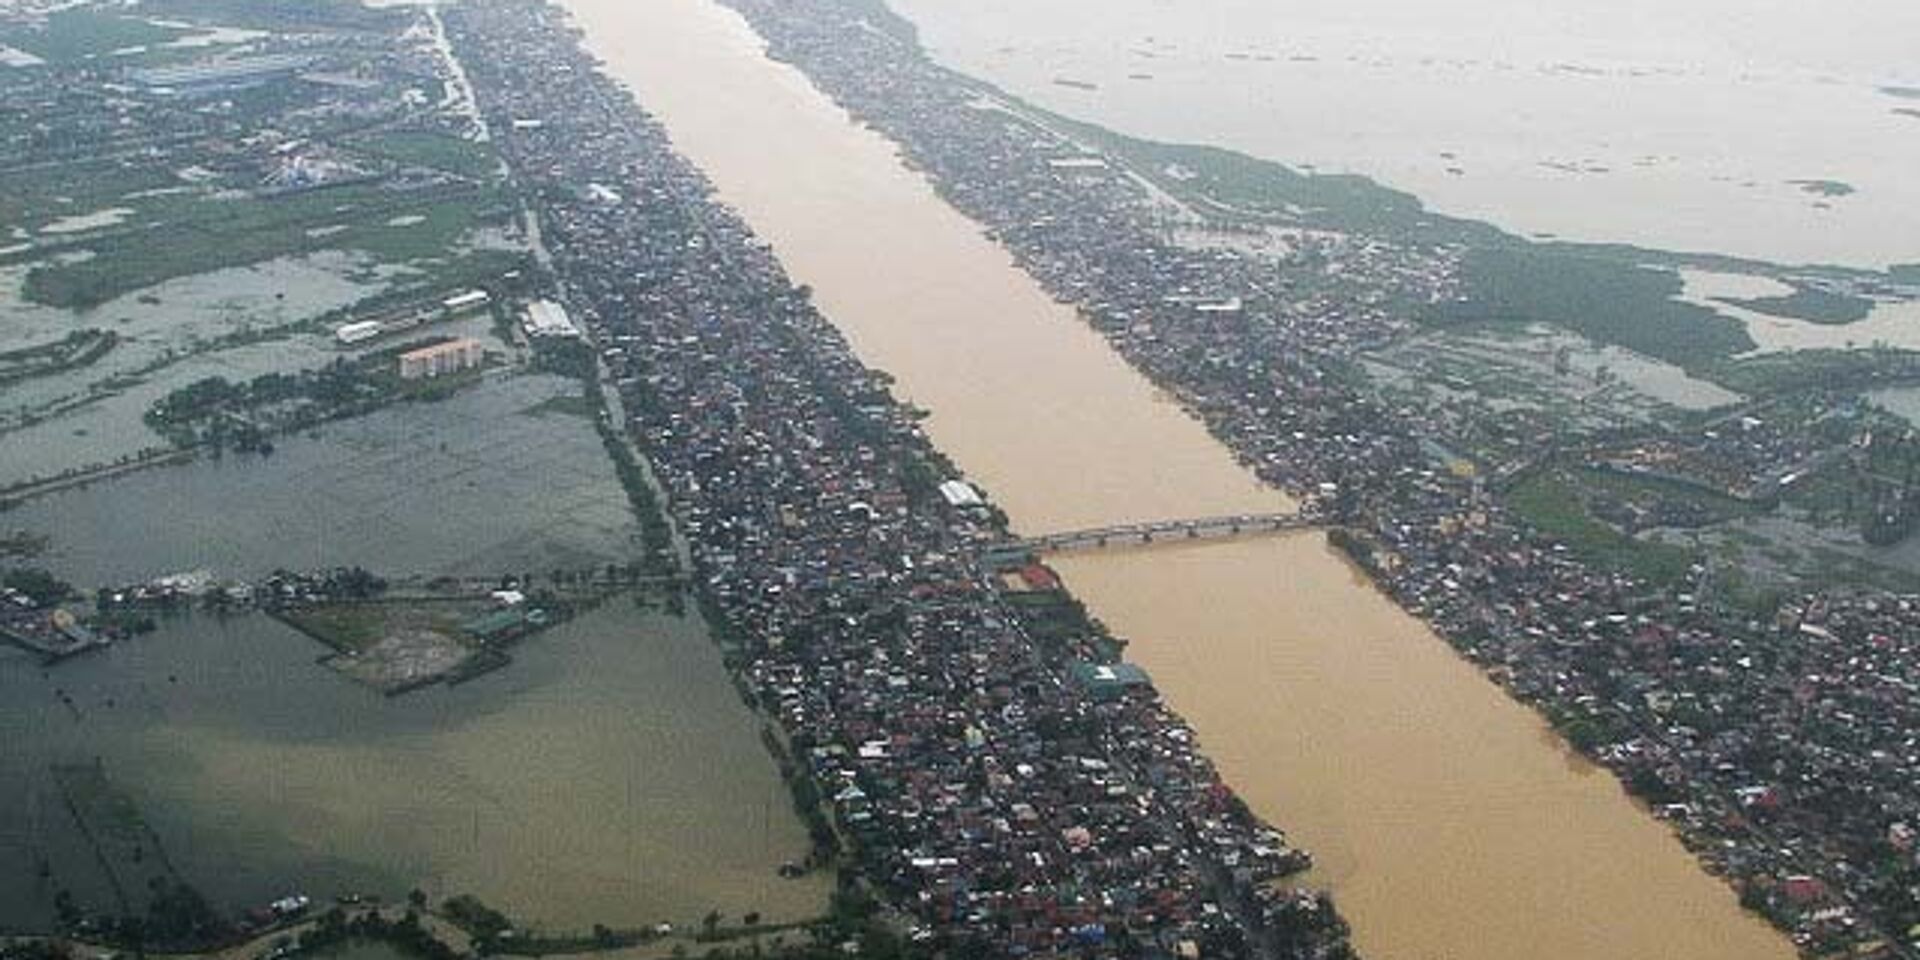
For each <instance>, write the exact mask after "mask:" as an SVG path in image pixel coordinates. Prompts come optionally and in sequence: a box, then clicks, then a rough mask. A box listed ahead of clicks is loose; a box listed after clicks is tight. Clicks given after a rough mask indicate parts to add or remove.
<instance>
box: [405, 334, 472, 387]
mask: <svg viewBox="0 0 1920 960" xmlns="http://www.w3.org/2000/svg"><path fill="white" fill-rule="evenodd" d="M485 357H486V349H485V348H484V347H482V346H481V345H480V341H478V340H475V339H473V338H472V337H461V338H460V339H458V340H448V341H446V342H445V343H436V344H434V345H432V346H430V347H421V348H419V349H418V350H409V351H407V352H406V353H403V354H401V355H400V379H402V380H420V379H427V378H432V377H441V376H446V375H447V374H450V373H459V372H460V371H462V370H469V369H472V368H474V367H477V366H479V365H480V362H481V360H483V359H484V358H485Z"/></svg>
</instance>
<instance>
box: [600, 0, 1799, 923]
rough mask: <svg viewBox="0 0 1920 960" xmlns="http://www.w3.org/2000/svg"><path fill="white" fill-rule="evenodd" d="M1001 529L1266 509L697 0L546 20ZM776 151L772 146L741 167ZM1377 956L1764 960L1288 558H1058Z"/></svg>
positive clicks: (1585, 796)
mask: <svg viewBox="0 0 1920 960" xmlns="http://www.w3.org/2000/svg"><path fill="white" fill-rule="evenodd" d="M567 5H568V6H569V7H570V8H571V9H572V10H573V11H574V12H575V14H576V16H577V17H578V19H579V21H580V23H581V24H582V26H584V27H585V29H586V32H587V38H588V42H589V44H590V45H591V46H592V47H593V48H594V49H595V50H596V52H598V53H599V54H600V55H601V56H602V57H604V58H606V59H607V61H608V65H609V69H610V70H611V71H612V72H613V73H614V74H615V75H616V76H618V77H620V78H622V79H623V80H625V81H626V82H628V83H629V84H631V85H632V86H633V87H634V88H635V89H636V91H637V93H638V95H639V97H640V99H641V101H642V102H643V103H644V104H645V105H646V106H647V107H648V108H649V109H650V110H652V111H653V112H654V113H655V114H656V115H657V116H659V117H660V118H661V119H662V121H663V122H664V123H665V124H666V126H667V129H668V130H669V131H670V132H671V133H672V135H673V137H674V139H675V141H676V143H677V144H678V146H679V147H680V148H681V149H682V150H683V151H684V152H685V153H686V154H687V155H688V156H689V157H690V158H691V159H692V160H693V161H694V162H695V163H696V164H698V165H699V166H700V167H701V168H702V169H704V170H705V171H706V172H707V173H708V175H709V176H710V177H711V178H712V179H713V180H714V182H715V184H716V186H717V187H718V190H719V195H720V197H721V199H723V200H724V201H726V202H729V203H731V204H733V205H734V206H735V207H737V208H738V209H739V210H740V211H741V212H742V213H743V214H744V215H745V217H746V219H747V220H748V222H749V223H751V224H752V225H753V226H754V228H755V229H756V231H758V232H759V234H760V235H761V236H762V237H763V238H764V239H766V240H767V241H769V242H770V243H772V244H773V246H774V248H775V250H776V251H777V252H778V254H779V255H780V257H781V259H782V261H783V262H784V263H785V264H786V265H787V267H788V269H789V270H790V271H791V272H792V273H793V275H794V277H795V280H796V281H797V282H800V283H806V284H808V285H810V286H811V287H812V288H813V290H814V294H815V298H816V300H817V301H818V302H819V303H820V305H821V306H822V307H823V309H824V310H825V311H826V312H827V314H828V316H829V317H831V318H832V319H833V320H834V322H835V323H836V324H838V325H839V326H840V328H841V329H842V330H843V331H845V332H846V334H847V336H848V337H849V339H850V340H851V341H852V343H853V344H854V346H855V348H856V349H857V350H858V351H859V352H860V354H861V356H862V357H863V358H864V359H865V360H866V361H867V362H868V363H869V364H872V365H873V366H876V367H878V368H881V369H885V370H887V371H889V372H891V373H893V374H894V375H895V376H896V377H897V378H898V384H897V388H896V389H898V390H899V392H900V393H901V394H902V395H903V396H904V397H906V398H907V399H910V400H912V401H913V402H915V403H918V404H920V405H921V406H924V407H926V408H928V409H929V410H931V411H932V417H931V418H930V419H929V420H928V421H927V427H928V430H929V432H930V433H931V435H932V436H933V438H934V440H935V442H936V443H937V444H938V445H939V446H940V447H941V448H942V449H943V450H945V451H947V452H948V453H949V454H951V455H952V456H953V457H954V458H955V460H956V461H957V462H958V463H960V464H961V465H962V466H963V467H964V468H965V469H966V470H967V471H968V472H969V473H970V474H971V475H972V476H974V477H976V478H978V479H980V480H982V481H984V484H985V485H986V486H987V487H989V488H990V489H991V490H992V492H993V494H994V495H995V498H996V500H997V501H998V502H999V503H1000V504H1001V505H1002V506H1003V507H1004V508H1005V509H1006V510H1007V512H1008V514H1009V515H1010V516H1011V518H1012V520H1013V522H1014V524H1015V526H1016V527H1018V528H1020V529H1022V530H1025V531H1030V532H1041V531H1046V530H1054V529H1064V528H1074V527H1079V526H1082V525H1086V524H1089V523H1098V522H1102V521H1114V520H1124V519H1144V518H1147V517H1156V516H1173V515H1199V514H1218V513H1226V512H1236V511H1239V510H1243V509H1252V508H1257V507H1262V506H1270V505H1273V504H1275V503H1278V502H1279V501H1280V499H1281V498H1279V497H1278V495H1277V494H1274V493H1272V492H1268V491H1263V490H1261V489H1260V488H1259V487H1258V485H1257V484H1256V482H1255V480H1254V479H1253V478H1252V477H1251V476H1250V475H1249V474H1248V473H1247V472H1246V471H1244V470H1243V469H1241V468H1240V467H1239V466H1237V465H1236V464H1235V463H1234V461H1233V459H1232V457H1231V456H1230V454H1229V453H1228V452H1227V451H1226V450H1225V448H1223V447H1221V446H1220V445H1218V444H1217V443H1215V442H1213V441H1212V440H1211V439H1210V438H1208V437H1207V436H1205V434H1204V432H1203V430H1202V429H1201V427H1200V426H1199V425H1198V424H1197V423H1195V422H1194V421H1193V420H1191V419H1190V418H1188V417H1187V416H1185V415H1184V414H1183V413H1182V412H1181V411H1180V410H1179V409H1178V407H1177V406H1176V405H1174V404H1172V403H1170V402H1168V401H1167V400H1166V399H1164V398H1163V397H1161V396H1159V395H1157V394H1156V393H1155V392H1154V390H1153V389H1152V388H1151V387H1150V386H1149V385H1148V384H1146V383H1145V382H1144V381H1143V380H1142V379H1141V378H1140V377H1138V376H1137V375H1135V374H1133V373H1132V372H1131V371H1130V370H1128V369H1127V368H1126V367H1125V366H1124V365H1123V364H1122V362H1121V361H1119V360H1118V359H1117V358H1116V357H1115V355H1114V354H1113V352H1112V351H1111V350H1109V349H1108V348H1107V347H1106V345H1105V344H1104V343H1103V342H1102V341H1101V340H1100V339H1099V338H1098V337H1097V336H1096V335H1095V334H1093V333H1091V332H1090V331H1088V330H1087V329H1086V328H1085V327H1084V326H1083V325H1081V324H1080V323H1079V322H1078V321H1077V320H1076V319H1075V317H1074V316H1073V314H1072V313H1071V312H1070V311H1068V310H1065V309H1063V308H1061V307H1059V306H1058V305H1055V304H1052V303H1050V302H1049V301H1047V299H1046V298H1045V297H1044V296H1043V294H1041V293H1040V291H1039V290H1038V289H1037V287H1036V286H1035V285H1034V284H1033V282H1032V281H1031V280H1030V279H1029V278H1027V277H1025V276H1024V275H1023V274H1021V273H1019V272H1018V271H1017V270H1015V269H1014V268H1012V267H1011V266H1010V261H1009V258H1008V256H1007V254H1006V253H1005V252H1004V251H1003V250H1001V249H999V248H998V247H997V246H995V245H994V244H992V243H991V242H989V241H988V240H987V239H986V238H985V237H984V236H983V235H982V234H981V232H980V230H979V228H978V226H977V225H975V224H973V223H971V222H969V221H967V220H965V219H964V218H962V217H960V216H959V215H957V214H956V213H955V212H954V211H952V210H951V209H950V208H948V207H947V206H945V205H944V204H943V203H941V202H939V200H938V199H937V198H936V197H935V196H934V195H933V193H932V192H931V190H930V189H929V188H928V186H927V185H926V184H925V183H924V182H923V181H922V180H921V179H920V178H919V177H918V176H916V175H913V174H910V173H908V172H906V171H905V170H904V169H903V167H902V166H901V164H900V163H899V162H898V158H897V156H896V154H895V152H894V150H893V148H892V147H891V146H890V145H889V144H888V143H886V142H885V141H883V140H882V139H881V138H879V137H878V136H877V135H875V134H873V133H872V132H870V131H868V130H866V129H864V128H861V127H858V126H856V125H854V124H852V123H850V122H849V121H848V118H847V117H846V116H845V114H844V113H843V112H842V111H840V110H838V109H837V108H835V107H834V106H833V105H832V104H831V103H829V102H827V101H826V100H825V98H824V97H823V96H822V95H820V94H819V93H818V92H817V91H816V90H814V89H813V88H812V87H811V86H810V85H809V84H808V83H807V81H806V80H805V78H804V77H802V76H800V75H799V74H797V73H796V72H795V71H793V70H792V69H791V68H789V67H786V66H784V65H780V64H776V63H773V62H771V61H768V60H766V59H765V58H764V56H763V45H762V44H761V43H760V42H759V40H758V39H757V37H756V36H755V35H754V34H753V33H752V31H751V30H750V29H749V28H748V27H747V26H746V24H745V23H744V22H742V21H741V20H740V19H739V18H738V17H737V16H735V15H734V14H732V13H731V12H728V11H726V10H724V9H722V8H719V7H718V6H716V5H714V4H713V3H712V2H710V0H658V2H654V3H649V4H647V5H645V7H644V9H642V8H639V7H636V6H634V5H632V4H629V3H626V2H624V0H567ZM768 143H778V144H780V145H781V148H780V149H779V150H778V151H772V152H770V151H768V150H767V148H766V145H767V144H768ZM1061 565H1062V567H1063V568H1064V569H1065V571H1066V573H1067V575H1068V577H1069V578H1070V579H1071V581H1072V583H1073V586H1074V589H1075V590H1076V592H1077V593H1078V594H1079V595H1080V596H1081V597H1082V598H1083V599H1084V600H1086V601H1087V603H1088V604H1089V606H1090V607H1091V608H1092V609H1093V611H1094V612H1095V613H1096V615H1098V616H1100V617H1101V618H1102V619H1104V620H1105V621H1106V622H1108V623H1109V624H1111V625H1113V626H1115V627H1116V628H1118V629H1119V630H1120V631H1121V632H1122V633H1124V634H1127V635H1128V636H1130V637H1131V638H1132V639H1133V640H1134V645H1133V647H1132V650H1133V651H1134V656H1135V657H1136V658H1137V659H1138V660H1140V661H1141V662H1142V663H1143V664H1144V665H1146V666H1147V667H1148V668H1149V669H1150V670H1151V671H1153V673H1154V674H1155V676H1156V678H1157V679H1158V682H1159V684H1160V685H1161V687H1162V688H1163V689H1164V690H1165V691H1166V692H1167V694H1168V696H1169V698H1170V699H1171V701H1172V702H1173V703H1174V704H1175V706H1177V707H1178V708H1179V709H1181V710H1182V711H1183V712H1184V713H1185V714H1186V715H1187V716H1188V717H1189V718H1190V719H1191V720H1193V721H1194V722H1195V723H1196V724H1197V726H1198V729H1199V731H1200V733H1201V736H1202V737H1203V739H1204V740H1205V741H1206V742H1207V743H1208V744H1209V746H1210V750H1211V752H1213V753H1214V754H1215V755H1216V756H1218V757H1219V758H1220V759H1221V761H1222V763H1223V765H1224V766H1225V768H1226V770H1227V772H1228V774H1229V776H1230V778H1231V780H1232V781H1233V782H1234V783H1236V784H1237V785H1238V786H1239V788H1240V789H1241V790H1242V791H1243V792H1244V793H1245V794H1246V795H1247V796H1248V798H1249V799H1250V800H1251V801H1252V802H1253V804H1254V806H1255V807H1256V808H1257V809H1259V810H1261V811H1262V812H1263V813H1265V814H1267V815H1268V816H1269V817H1271V818H1272V819H1274V820H1275V821H1276V822H1277V823H1278V824H1280V825H1281V826H1283V827H1287V828H1290V829H1292V830H1294V831H1295V833H1296V834H1297V835H1298V837H1299V838H1300V839H1301V840H1302V841H1303V842H1305V843H1306V844H1307V845H1308V846H1309V847H1310V848H1313V849H1315V850H1316V852H1317V853H1318V854H1319V855H1320V857H1321V859H1322V863H1323V867H1322V868H1321V870H1320V872H1319V874H1318V875H1317V879H1320V880H1323V881H1325V882H1327V883H1330V884H1331V885H1332V887H1333V889H1334V891H1335V894H1336V896H1337V897H1338V898H1339V900H1340V902H1341V903H1342V904H1343V906H1344V909H1345V910H1346V911H1347V913H1348V915H1349V916H1350V918H1351V919H1352V920H1353V921H1354V922H1355V925H1356V927H1357V929H1358V942H1359V945H1360V947H1361V949H1362V950H1363V952H1365V953H1366V954H1367V955H1368V956H1370V957H1374V958H1381V960H1428V958H1464V957H1474V958H1485V960H1522V958H1524V960H1537V958H1539V957H1545V956H1551V957H1555V958H1556V960H1620V958H1635V960H1640V958H1645V960H1664V958H1669V957H1686V958H1688V960H1770V958H1780V960H1785V958H1788V957H1790V956H1792V950H1791V949H1790V948H1789V946H1788V945H1787V943H1786V942H1785V941H1784V940H1783V939H1781V938H1779V937H1777V936H1776V935H1774V934H1773V933H1772V932H1770V931H1768V930H1767V929H1765V928H1764V927H1763V926H1762V925H1760V924H1759V923H1758V922H1757V921H1755V920H1753V919H1752V918H1750V917H1748V916H1746V915H1745V914H1743V913H1741V912H1740V911H1739V909H1738V907H1737V905H1736V903H1735V901H1734V897H1733V895H1732V893H1731V892H1730V891H1729V890H1728V889H1727V888H1726V887H1724V886H1723V885H1721V884H1720V883H1719V881H1717V880H1714V879H1712V878H1711V877H1709V876H1707V875H1706V874H1705V873H1703V872H1702V871H1700V870H1699V869H1698V868H1697V867H1696V866H1695V865H1694V863H1693V862H1692V860H1691V858H1690V857H1689V856H1688V855H1687V854H1686V852H1685V851H1684V850H1683V849H1682V848H1681V846H1680V844H1679V843H1678V841H1677V840H1675V839H1674V838H1673V837H1672V836H1671V835H1669V834H1667V833H1666V831H1665V830H1664V829H1663V828H1662V827H1661V826H1660V825H1659V824H1658V823H1656V822H1655V821H1653V820H1652V819H1651V818H1650V817H1649V816H1648V815H1647V814H1645V813H1644V812H1642V811H1640V810H1639V809H1637V808H1636V807H1635V806H1634V805H1633V804H1632V803H1631V802H1630V801H1629V800H1628V799H1627V798H1626V796H1625V795H1624V794H1623V793H1622V792H1621V791H1620V790H1619V788H1618V787H1617V786H1616V785H1615V784H1614V783H1613V782H1612V780H1611V778H1609V777H1608V776H1606V775H1605V774H1601V773H1596V772H1594V771H1592V770H1591V769H1589V768H1588V767H1586V766H1585V765H1584V764H1582V763H1580V762H1578V761H1577V760H1576V759H1574V758H1571V757H1569V756H1568V755H1567V754H1566V753H1565V751H1564V750H1563V748H1562V747H1561V746H1560V745H1559V743H1558V742H1557V741H1556V740H1555V739H1554V738H1553V737H1552V735H1551V734H1550V732H1549V731H1548V730H1547V729H1546V728H1545V727H1544V725H1543V724H1541V723H1540V722H1539V721H1538V720H1537V719H1536V718H1535V717H1534V716H1533V715H1531V714H1530V713H1528V712H1527V711H1526V710H1524V709H1523V708H1521V707H1519V706H1516V705H1514V704H1512V703H1511V702H1510V701H1508V700H1506V699H1505V698H1504V696H1503V695H1502V694H1501V693H1500V692H1499V691H1498V690H1497V689H1496V688H1494V687H1493V686H1492V685H1491V684H1489V683H1487V682H1486V681H1485V680H1483V679H1481V678H1480V677H1479V675H1478V674H1476V673H1475V671H1474V670H1473V669H1472V668H1470V667H1469V666H1467V665H1466V664H1465V663H1464V662H1462V661H1460V660H1459V659H1457V658H1456V657H1454V656H1453V654H1452V653H1451V652H1450V650H1449V649H1448V648H1447V647H1446V646H1445V645H1444V644H1443V643H1442V642H1441V641H1439V640H1438V639H1437V638H1435V637H1434V636H1433V635H1432V634H1431V633H1430V632H1428V631H1427V630H1426V629H1425V628H1424V626H1422V625H1421V624H1420V623H1418V622H1416V621H1414V620H1412V619H1410V618H1408V617H1407V616H1405V615H1404V614H1402V613H1400V612H1399V611H1398V610H1397V609H1396V608H1394V607H1393V606H1392V605H1391V604H1390V603H1388V602H1387V601H1386V600H1385V599H1383V598H1382V597H1381V596H1380V595H1379V594H1378V593H1376V592H1375V591H1373V590H1372V589H1371V588H1370V587H1369V586H1368V585H1367V584H1366V583H1365V582H1364V581H1362V580H1361V579H1360V578H1358V577H1357V576H1355V575H1354V574H1353V572H1352V571H1351V570H1350V569H1349V568H1348V567H1347V566H1346V565H1345V564H1344V563H1342V562H1341V561H1340V560H1339V558H1337V557H1336V556H1334V555H1333V554H1332V553H1330V552H1329V551H1328V550H1327V549H1326V548H1325V546H1324V544H1323V543H1322V541H1321V540H1320V539H1318V538H1314V537H1300V538H1293V539H1282V540H1271V541H1264V542H1259V543H1243V544H1236V545H1231V546H1213V547H1203V548H1183V549H1180V550H1176V551H1170V552H1159V551H1142V552H1116V553H1107V554H1086V555H1083V556H1079V557H1075V558H1072V559H1071V560H1063V562H1062V564H1061Z"/></svg>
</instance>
